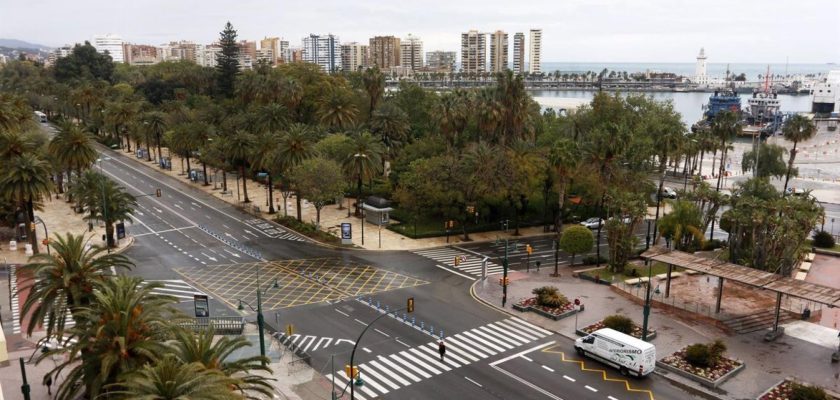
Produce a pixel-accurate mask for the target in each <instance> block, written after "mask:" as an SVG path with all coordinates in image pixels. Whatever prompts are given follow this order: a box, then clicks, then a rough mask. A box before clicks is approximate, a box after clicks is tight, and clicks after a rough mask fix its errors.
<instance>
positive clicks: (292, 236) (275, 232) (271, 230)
mask: <svg viewBox="0 0 840 400" xmlns="http://www.w3.org/2000/svg"><path fill="white" fill-rule="evenodd" d="M245 223H246V224H248V225H251V226H253V227H254V228H256V229H259V230H260V232H262V234H264V235H266V236H268V237H270V238H276V239H285V240H294V241H298V242H304V241H306V239H305V238H303V237H302V236H300V235H298V234H296V233H294V232H290V231H287V230H285V229H283V228H281V227H279V226H277V225H275V224H272V223H270V222H268V221H266V220H264V219H259V218H254V219H249V220H247V221H245Z"/></svg>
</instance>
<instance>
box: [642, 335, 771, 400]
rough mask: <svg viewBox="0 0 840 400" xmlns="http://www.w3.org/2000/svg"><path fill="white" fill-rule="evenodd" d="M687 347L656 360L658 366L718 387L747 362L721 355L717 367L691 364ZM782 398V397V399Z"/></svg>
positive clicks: (703, 383) (704, 384)
mask: <svg viewBox="0 0 840 400" xmlns="http://www.w3.org/2000/svg"><path fill="white" fill-rule="evenodd" d="M685 350H686V349H685V348H683V349H682V350H680V351H677V352H675V353H673V354H671V355H669V356H667V357H665V358H663V359H661V360H659V361H657V362H656V366H657V367H661V368H663V369H666V370H668V371H671V372H674V373H676V374H679V375H682V376H684V377H686V378H688V379H691V380H693V381H695V382H699V383H700V384H701V385H703V386H707V387H713V388H716V387H718V386H720V385H721V384H722V383H723V382H725V381H726V380H727V379H729V378H731V377H732V376H734V375H735V374H736V373H738V372H739V371H741V370H742V369H743V368H744V366H745V364H744V362H743V361H741V360H736V359H734V358H729V357H721V358H720V361H718V364H717V365H716V366H715V367H709V368H701V367H695V366H694V365H691V364H690V363H689V362H688V361H686V359H685ZM780 400H781V399H780Z"/></svg>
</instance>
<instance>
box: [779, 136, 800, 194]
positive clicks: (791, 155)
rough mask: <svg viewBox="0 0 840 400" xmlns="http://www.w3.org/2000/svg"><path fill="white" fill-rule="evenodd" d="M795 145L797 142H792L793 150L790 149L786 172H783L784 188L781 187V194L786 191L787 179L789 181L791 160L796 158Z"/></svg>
mask: <svg viewBox="0 0 840 400" xmlns="http://www.w3.org/2000/svg"><path fill="white" fill-rule="evenodd" d="M796 145H797V142H793V150H791V151H790V159H789V160H788V167H787V173H786V174H785V188H784V189H782V196H784V195H785V194H786V193H787V188H788V181H790V170H791V169H793V160H794V159H796Z"/></svg>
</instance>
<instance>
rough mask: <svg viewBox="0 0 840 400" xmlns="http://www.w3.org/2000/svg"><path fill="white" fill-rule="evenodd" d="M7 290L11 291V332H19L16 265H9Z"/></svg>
mask: <svg viewBox="0 0 840 400" xmlns="http://www.w3.org/2000/svg"><path fill="white" fill-rule="evenodd" d="M9 290H11V291H12V300H11V301H12V304H11V306H12V333H20V302H19V299H18V286H17V266H16V265H9Z"/></svg>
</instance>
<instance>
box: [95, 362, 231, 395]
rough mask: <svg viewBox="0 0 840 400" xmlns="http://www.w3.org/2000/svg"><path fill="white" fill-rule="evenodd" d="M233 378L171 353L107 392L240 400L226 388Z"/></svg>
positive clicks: (131, 374) (132, 373)
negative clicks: (185, 360) (188, 361)
mask: <svg viewBox="0 0 840 400" xmlns="http://www.w3.org/2000/svg"><path fill="white" fill-rule="evenodd" d="M232 382H234V380H233V379H231V378H228V377H226V376H224V375H223V374H221V373H219V372H218V371H214V370H208V369H205V368H204V367H203V366H202V365H201V364H199V363H197V362H194V363H183V362H181V361H180V360H178V359H177V358H176V357H175V356H173V355H171V354H167V355H165V356H164V357H163V358H162V359H159V360H157V361H155V362H154V363H153V364H146V365H144V366H143V368H142V369H140V370H139V371H133V372H131V373H130V374H128V375H126V376H125V379H124V380H123V382H120V383H116V384H113V385H111V386H110V387H111V388H114V389H116V390H114V391H113V392H112V393H111V394H112V395H114V396H118V398H124V399H137V400H241V399H244V398H245V397H244V396H242V395H240V394H238V393H236V392H233V391H231V390H230V386H231V385H232Z"/></svg>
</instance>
